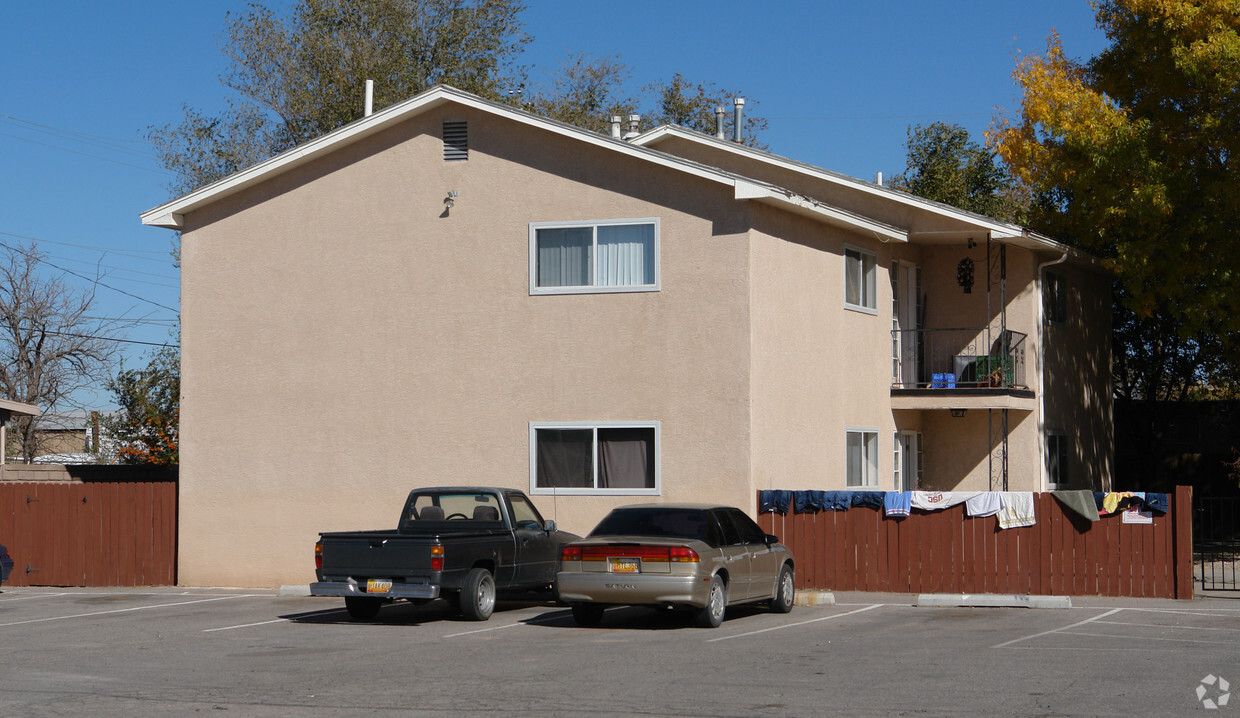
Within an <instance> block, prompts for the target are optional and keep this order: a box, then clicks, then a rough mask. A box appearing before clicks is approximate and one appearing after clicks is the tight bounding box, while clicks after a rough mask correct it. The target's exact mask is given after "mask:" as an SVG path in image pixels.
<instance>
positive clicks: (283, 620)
mask: <svg viewBox="0 0 1240 718" xmlns="http://www.w3.org/2000/svg"><path fill="white" fill-rule="evenodd" d="M333 613H344V609H343V608H329V609H327V610H324V611H314V612H311V613H299V614H297V618H308V617H310V616H327V615H330V614H333ZM292 621H293V619H291V618H275V619H272V620H270V621H259V622H258V623H242V624H241V625H239V626H224V627H223V628H204V629H202V632H203V633H215V632H216V631H231V630H233V629H234V628H250V627H251V626H266V625H268V624H272V623H290V622H292Z"/></svg>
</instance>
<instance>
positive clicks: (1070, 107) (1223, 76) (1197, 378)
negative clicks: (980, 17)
mask: <svg viewBox="0 0 1240 718" xmlns="http://www.w3.org/2000/svg"><path fill="white" fill-rule="evenodd" d="M1094 8H1095V12H1096V17H1097V21H1098V25H1099V27H1101V28H1102V30H1103V31H1104V32H1105V33H1106V35H1107V38H1108V39H1109V41H1110V44H1109V45H1108V46H1107V47H1106V48H1105V49H1104V50H1103V51H1102V52H1100V53H1099V54H1098V55H1097V56H1096V57H1093V58H1091V59H1089V60H1088V61H1084V62H1080V61H1075V60H1072V59H1070V58H1069V57H1068V55H1067V54H1066V53H1065V51H1064V48H1063V46H1062V43H1061V41H1060V39H1059V37H1058V36H1057V35H1052V36H1051V38H1050V40H1049V43H1048V47H1047V50H1046V52H1045V53H1044V54H1035V55H1030V56H1028V57H1025V58H1024V59H1022V60H1021V61H1020V62H1019V64H1018V65H1017V68H1016V71H1015V73H1014V76H1015V78H1016V81H1017V83H1018V84H1019V85H1020V87H1021V90H1022V93H1023V97H1022V103H1021V111H1020V115H1019V118H1017V119H1014V120H1010V121H1009V120H1002V119H1001V120H998V121H997V122H996V123H995V125H994V126H993V127H992V130H991V132H990V134H989V138H990V142H991V146H992V147H994V148H995V149H996V150H997V151H998V153H999V155H1000V157H1001V158H1002V159H1003V160H1004V161H1005V162H1006V163H1007V164H1008V166H1010V167H1011V168H1012V169H1013V171H1014V173H1015V174H1016V176H1017V177H1018V178H1019V179H1020V181H1022V182H1023V183H1024V184H1025V185H1026V186H1028V187H1029V188H1030V190H1031V191H1032V192H1033V194H1034V197H1035V199H1036V201H1035V203H1034V206H1033V210H1032V212H1031V221H1032V223H1033V225H1034V227H1035V228H1037V229H1040V230H1042V231H1045V232H1047V233H1049V234H1051V235H1053V236H1056V237H1060V238H1063V239H1065V240H1067V241H1071V242H1073V243H1075V244H1077V245H1079V246H1081V247H1084V248H1086V249H1088V250H1090V251H1092V252H1094V253H1095V254H1097V255H1099V256H1101V257H1103V258H1104V260H1105V261H1106V263H1107V265H1108V266H1109V267H1111V268H1113V269H1114V270H1115V272H1116V274H1117V276H1118V278H1119V282H1120V284H1121V285H1122V290H1123V291H1122V294H1121V297H1122V301H1123V303H1124V304H1123V307H1122V308H1121V312H1130V313H1131V315H1132V317H1133V321H1131V322H1129V321H1126V320H1122V317H1121V320H1122V321H1117V324H1116V326H1117V329H1118V330H1119V331H1118V332H1117V336H1118V338H1119V344H1118V346H1117V349H1116V355H1117V359H1118V361H1119V370H1117V385H1120V384H1122V383H1123V382H1125V381H1127V382H1129V383H1130V384H1131V385H1132V386H1133V387H1140V386H1145V387H1146V388H1144V389H1140V390H1139V391H1138V390H1136V389H1134V392H1133V393H1134V394H1135V395H1138V398H1148V399H1157V398H1164V396H1162V395H1161V390H1155V389H1154V388H1152V387H1166V386H1175V385H1176V383H1177V378H1176V376H1174V375H1175V374H1179V375H1180V376H1181V377H1182V376H1184V375H1185V374H1186V373H1187V374H1188V375H1189V376H1190V377H1192V378H1191V379H1190V380H1189V383H1201V382H1215V383H1217V378H1216V379H1212V378H1211V377H1212V376H1214V377H1217V376H1218V374H1219V373H1220V372H1222V373H1223V374H1224V377H1223V379H1224V381H1228V380H1229V379H1228V378H1230V380H1234V377H1235V376H1236V359H1235V358H1236V356H1238V355H1237V351H1238V350H1240V238H1238V237H1237V233H1236V227H1237V221H1238V220H1240V171H1238V170H1240V166H1238V165H1237V162H1240V11H1238V9H1237V5H1236V3H1235V2H1234V0H1108V1H1105V2H1098V3H1096V4H1095V5H1094ZM1121 312H1117V315H1119V314H1120V313H1121ZM1150 346H1154V347H1156V348H1159V349H1158V351H1154V352H1151V351H1149V350H1148V349H1147V348H1148V347H1150ZM1168 349H1171V350H1172V351H1170V353H1168V351H1167V350H1168ZM1186 351H1187V352H1188V354H1187V355H1185V352H1186ZM1143 356H1162V357H1176V359H1175V360H1174V361H1153V362H1146V363H1145V368H1140V367H1141V362H1140V361H1134V360H1140V359H1142V357H1143ZM1183 362H1189V363H1191V364H1193V365H1194V366H1193V368H1192V370H1191V371H1187V370H1186V369H1185V368H1184V367H1183V366H1180V367H1179V368H1178V369H1176V368H1174V367H1176V366H1177V365H1181V364H1182V363H1183ZM1168 370H1169V371H1170V372H1171V374H1170V375H1167V376H1164V377H1146V378H1140V377H1136V379H1137V381H1131V380H1132V379H1133V378H1134V376H1133V375H1132V374H1131V373H1130V372H1131V371H1137V372H1144V371H1159V372H1162V371H1168ZM1178 381H1179V383H1183V381H1182V380H1178ZM1174 394H1175V392H1172V396H1174Z"/></svg>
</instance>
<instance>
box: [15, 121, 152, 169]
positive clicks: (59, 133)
mask: <svg viewBox="0 0 1240 718" xmlns="http://www.w3.org/2000/svg"><path fill="white" fill-rule="evenodd" d="M4 121H9V122H8V123H9V124H14V123H15V122H18V123H21V125H18V126H19V127H21V129H24V130H31V131H33V132H41V133H43V134H45V135H51V136H52V137H56V138H59V139H62V140H68V141H70V142H81V143H82V144H84V145H90V146H91V147H98V148H100V149H104V150H108V151H109V152H118V153H120V154H123V155H129V156H131V157H138V158H145V159H151V160H153V159H155V155H153V154H151V153H150V152H140V151H138V150H132V149H128V148H125V147H117V146H115V145H114V144H113V143H114V142H116V141H117V140H109V139H107V138H102V137H98V136H94V135H85V134H83V133H80V132H73V131H72V130H62V129H60V128H58V127H52V126H51V125H41V124H39V123H37V122H31V121H29V120H23V119H21V118H18V117H13V116H12V115H0V122H4ZM23 125H24V126H23ZM73 135H79V136H80V137H74V136H73ZM86 137H91V138H93V139H82V138H86Z"/></svg>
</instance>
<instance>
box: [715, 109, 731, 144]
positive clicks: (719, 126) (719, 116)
mask: <svg viewBox="0 0 1240 718" xmlns="http://www.w3.org/2000/svg"><path fill="white" fill-rule="evenodd" d="M726 114H727V111H726V110H724V109H723V107H722V106H720V107H716V108H715V137H718V138H719V139H721V140H726V139H727V138H728V136H727V134H726V133H724V131H723V118H724V115H726Z"/></svg>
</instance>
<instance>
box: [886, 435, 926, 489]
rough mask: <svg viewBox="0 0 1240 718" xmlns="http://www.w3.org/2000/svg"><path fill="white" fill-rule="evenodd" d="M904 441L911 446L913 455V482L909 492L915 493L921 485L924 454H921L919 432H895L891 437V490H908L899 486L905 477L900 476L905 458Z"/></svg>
mask: <svg viewBox="0 0 1240 718" xmlns="http://www.w3.org/2000/svg"><path fill="white" fill-rule="evenodd" d="M905 440H907V442H908V443H909V444H910V445H911V446H912V452H913V454H914V456H913V462H912V463H913V480H912V482H911V484H910V485H911V486H912V487H913V488H912V489H911V490H914V491H915V490H917V489H918V488H920V487H921V485H922V476H923V469H924V467H923V461H924V454H923V453H922V440H921V432H920V431H897V432H896V433H895V435H894V436H893V437H892V447H891V450H892V462H893V463H892V470H891V474H892V479H893V482H892V484H893V486H894V489H893V490H894V491H906V490H908V489H905V488H903V486H901V484H903V483H904V478H905V477H904V476H903V475H902V474H903V472H904V461H905V459H906V458H907V457H905V456H904V443H905Z"/></svg>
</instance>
